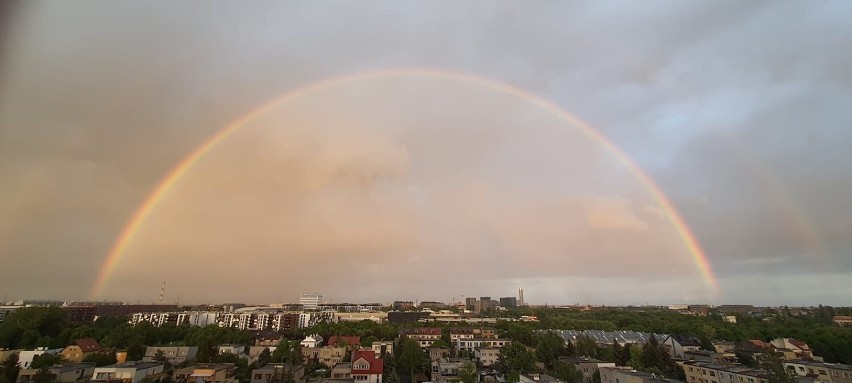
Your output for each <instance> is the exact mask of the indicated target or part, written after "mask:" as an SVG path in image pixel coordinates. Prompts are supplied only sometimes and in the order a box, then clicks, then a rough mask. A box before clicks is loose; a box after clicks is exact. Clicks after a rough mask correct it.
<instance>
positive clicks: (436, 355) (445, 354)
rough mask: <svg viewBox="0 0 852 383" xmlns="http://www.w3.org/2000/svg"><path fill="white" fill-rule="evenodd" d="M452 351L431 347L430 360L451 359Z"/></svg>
mask: <svg viewBox="0 0 852 383" xmlns="http://www.w3.org/2000/svg"><path fill="white" fill-rule="evenodd" d="M449 357H450V349H448V348H443V347H429V360H437V359H441V358H444V359H446V358H449Z"/></svg>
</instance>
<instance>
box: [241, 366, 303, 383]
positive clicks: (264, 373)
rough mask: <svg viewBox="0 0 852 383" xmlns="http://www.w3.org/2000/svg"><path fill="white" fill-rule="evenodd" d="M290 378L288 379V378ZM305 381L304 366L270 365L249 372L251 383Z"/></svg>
mask: <svg viewBox="0 0 852 383" xmlns="http://www.w3.org/2000/svg"><path fill="white" fill-rule="evenodd" d="M290 376H291V377H292V378H288V377H290ZM304 379H305V366H304V365H302V364H290V363H270V364H267V365H266V366H263V367H261V368H255V369H254V370H252V371H251V383H269V382H286V381H292V382H302V381H304Z"/></svg>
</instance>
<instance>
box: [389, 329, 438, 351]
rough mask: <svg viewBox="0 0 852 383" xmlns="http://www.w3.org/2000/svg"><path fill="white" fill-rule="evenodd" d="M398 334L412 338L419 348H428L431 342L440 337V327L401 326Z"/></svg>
mask: <svg viewBox="0 0 852 383" xmlns="http://www.w3.org/2000/svg"><path fill="white" fill-rule="evenodd" d="M399 335H400V336H404V337H407V338H409V339H413V340H414V341H416V342H417V343H418V344H419V345H420V348H429V347H431V346H432V343H435V342H436V341H438V340H440V339H441V329H440V328H436V327H418V328H403V329H401V330H399Z"/></svg>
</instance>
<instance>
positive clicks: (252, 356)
mask: <svg viewBox="0 0 852 383" xmlns="http://www.w3.org/2000/svg"><path fill="white" fill-rule="evenodd" d="M276 347H277V346H251V347H249V350H248V362H249V363H253V362H257V359H258V357H260V354H262V353H263V350H269V353H270V354H272V353H273V352H275V348H276Z"/></svg>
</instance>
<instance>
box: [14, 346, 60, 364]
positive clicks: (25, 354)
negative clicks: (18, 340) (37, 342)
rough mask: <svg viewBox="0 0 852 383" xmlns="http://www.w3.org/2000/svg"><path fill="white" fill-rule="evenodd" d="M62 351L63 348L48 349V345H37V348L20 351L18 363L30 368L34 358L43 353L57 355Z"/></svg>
mask: <svg viewBox="0 0 852 383" xmlns="http://www.w3.org/2000/svg"><path fill="white" fill-rule="evenodd" d="M60 352H62V349H61V348H54V349H48V348H47V347H36V349H35V350H28V351H21V352H20V353H18V365H19V366H21V368H30V364H32V363H33V358H35V357H36V356H39V355H42V354H53V355H57V354H59V353H60Z"/></svg>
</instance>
